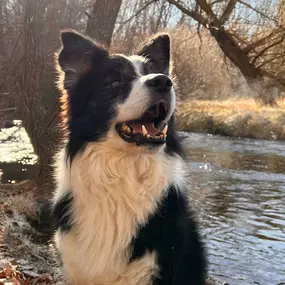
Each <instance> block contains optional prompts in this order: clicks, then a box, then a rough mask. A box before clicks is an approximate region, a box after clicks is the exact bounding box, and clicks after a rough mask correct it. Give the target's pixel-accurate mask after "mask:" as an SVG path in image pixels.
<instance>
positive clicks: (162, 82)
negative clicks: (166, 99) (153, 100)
mask: <svg viewBox="0 0 285 285" xmlns="http://www.w3.org/2000/svg"><path fill="white" fill-rule="evenodd" d="M146 85H147V86H148V87H149V88H151V89H153V90H154V91H155V92H159V93H164V92H168V91H169V90H170V89H171V87H172V81H171V80H170V79H169V77H168V76H166V75H163V74H160V75H155V76H153V77H151V78H149V79H148V80H147V81H146Z"/></svg>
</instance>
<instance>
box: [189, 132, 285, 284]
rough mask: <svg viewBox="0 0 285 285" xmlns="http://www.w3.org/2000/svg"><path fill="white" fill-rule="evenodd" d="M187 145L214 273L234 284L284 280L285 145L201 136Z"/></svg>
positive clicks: (192, 185)
mask: <svg viewBox="0 0 285 285" xmlns="http://www.w3.org/2000/svg"><path fill="white" fill-rule="evenodd" d="M184 143H185V146H186V148H187V154H188V156H189V159H190V163H189V170H190V171H189V177H188V179H189V184H190V187H189V188H190V196H191V200H192V202H193V204H194V206H195V207H197V210H198V211H199V214H200V219H201V223H202V227H203V233H204V235H205V238H206V243H207V247H208V252H209V258H210V262H211V264H210V271H211V274H212V275H214V276H216V277H217V278H218V279H221V280H224V281H227V282H228V283H229V284H234V285H235V284H236V285H241V284H246V285H251V284H262V285H277V284H282V282H285V184H284V181H285V175H284V174H283V173H285V152H284V149H285V148H284V143H280V142H267V141H254V140H230V139H227V138H220V137H213V136H207V135H197V134H188V135H187V138H185V139H184ZM282 148H283V149H282Z"/></svg>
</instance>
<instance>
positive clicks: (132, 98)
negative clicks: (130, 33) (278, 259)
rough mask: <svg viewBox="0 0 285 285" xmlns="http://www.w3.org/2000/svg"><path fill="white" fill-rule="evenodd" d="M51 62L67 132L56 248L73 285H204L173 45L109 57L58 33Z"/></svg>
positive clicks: (160, 42)
mask: <svg viewBox="0 0 285 285" xmlns="http://www.w3.org/2000/svg"><path fill="white" fill-rule="evenodd" d="M61 41H62V48H61V50H60V51H59V52H58V53H57V57H56V61H57V67H58V70H59V73H60V76H59V77H60V79H59V85H60V89H61V92H62V99H61V103H62V116H63V119H64V120H63V122H64V125H65V127H66V129H67V139H66V142H65V146H64V148H63V149H62V150H61V151H60V152H59V154H58V155H57V157H56V167H55V174H56V183H57V187H56V191H55V194H54V197H53V206H52V207H53V219H54V222H55V227H56V234H55V240H56V244H57V248H58V249H59V252H60V255H61V259H62V264H63V271H64V275H65V277H66V279H67V282H68V284H71V285H186V284H187V285H204V284H205V276H206V259H205V252H204V248H203V244H202V242H201V240H200V236H199V232H198V228H197V224H196V222H195V220H194V218H193V215H192V213H191V210H190V208H189V203H188V198H187V190H186V189H187V188H186V186H185V183H184V179H183V170H185V168H186V166H185V164H184V163H185V159H184V155H183V150H182V147H181V145H180V142H179V138H178V137H177V134H176V131H175V126H174V111H175V102H176V99H175V91H174V87H173V83H172V81H171V79H170V77H169V76H170V75H169V74H170V73H171V72H170V69H171V68H170V38H169V36H168V35H167V34H159V35H156V36H155V37H153V38H152V39H150V40H149V42H148V43H147V44H146V45H144V46H143V47H142V48H141V49H140V51H139V52H137V53H136V54H135V55H131V56H125V55H121V54H112V55H111V54H109V53H108V51H107V50H105V49H104V48H102V47H100V46H99V45H97V44H96V43H94V42H93V41H92V40H91V39H89V38H87V37H84V36H82V35H80V34H79V33H77V32H75V31H72V30H66V31H63V32H62V33H61Z"/></svg>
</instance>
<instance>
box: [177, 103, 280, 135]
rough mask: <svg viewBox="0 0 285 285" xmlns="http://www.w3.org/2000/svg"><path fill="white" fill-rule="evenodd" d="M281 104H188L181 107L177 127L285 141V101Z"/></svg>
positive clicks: (193, 130) (194, 130)
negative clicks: (274, 105)
mask: <svg viewBox="0 0 285 285" xmlns="http://www.w3.org/2000/svg"><path fill="white" fill-rule="evenodd" d="M278 105H279V106H280V107H279V108H271V107H264V106H260V105H258V104H257V103H256V102H255V101H254V100H253V99H235V100H217V101H210V100H207V101H206V100H190V101H184V102H181V103H179V104H178V111H177V115H178V116H177V124H178V128H179V129H180V130H181V131H189V132H200V133H210V134H215V135H224V136H230V137H247V138H255V139H268V140H285V101H284V100H279V101H278Z"/></svg>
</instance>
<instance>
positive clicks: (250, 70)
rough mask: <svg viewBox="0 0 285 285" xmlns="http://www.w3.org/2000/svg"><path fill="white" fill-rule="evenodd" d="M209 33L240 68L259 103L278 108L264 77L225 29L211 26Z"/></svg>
mask: <svg viewBox="0 0 285 285" xmlns="http://www.w3.org/2000/svg"><path fill="white" fill-rule="evenodd" d="M208 29H209V31H210V33H211V35H212V36H213V37H214V38H215V40H216V41H217V43H218V45H219V47H220V48H221V50H222V51H223V53H224V54H225V55H226V56H227V57H228V58H229V59H230V60H231V61H232V62H233V63H234V64H235V65H236V66H237V67H238V69H239V70H240V71H241V73H242V74H243V76H244V77H245V79H246V81H247V83H248V86H249V87H250V89H251V90H252V91H253V92H254V93H256V94H258V97H257V101H259V102H260V103H262V104H264V105H270V106H278V104H277V103H276V101H275V99H274V97H273V96H271V95H270V92H268V90H265V84H264V80H263V77H262V76H261V75H260V74H259V72H258V70H257V69H256V67H255V66H254V65H253V64H252V63H251V62H250V60H249V58H248V56H247V55H246V54H245V53H244V51H243V50H242V49H241V48H240V47H239V46H238V44H237V43H236V41H235V40H234V38H233V37H232V36H231V35H230V34H229V33H228V32H227V31H226V30H225V29H224V28H223V27H220V28H216V27H214V26H210V27H209V28H208Z"/></svg>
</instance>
